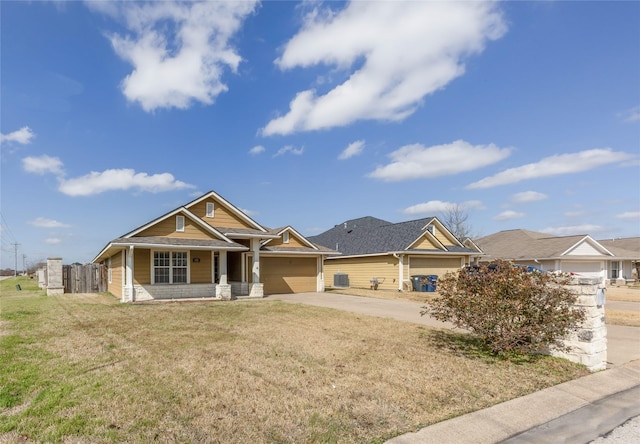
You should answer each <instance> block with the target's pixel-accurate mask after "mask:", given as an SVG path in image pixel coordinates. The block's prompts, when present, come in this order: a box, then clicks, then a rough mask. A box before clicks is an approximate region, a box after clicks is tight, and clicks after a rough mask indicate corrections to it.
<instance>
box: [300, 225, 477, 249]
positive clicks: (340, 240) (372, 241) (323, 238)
mask: <svg viewBox="0 0 640 444" xmlns="http://www.w3.org/2000/svg"><path fill="white" fill-rule="evenodd" d="M433 219H434V218H433V217H427V218H424V219H417V220H410V221H407V222H400V223H396V224H394V223H391V222H387V221H384V220H382V219H376V218H375V217H370V216H368V217H361V218H359V219H352V220H348V221H346V222H343V223H341V224H339V225H336V226H335V227H333V228H332V229H330V230H328V231H325V232H324V233H321V234H319V235H317V236H310V237H309V240H310V241H312V242H314V243H316V244H319V245H324V246H326V247H329V248H333V249H336V250H338V251H339V252H341V253H342V254H343V255H345V256H351V255H361V254H375V253H386V252H390V251H402V250H404V249H406V248H407V247H409V246H410V245H411V244H412V243H413V242H415V241H416V239H418V238H419V237H420V235H422V234H423V233H424V231H423V229H424V227H425V226H426V225H427V224H428V223H429V222H430V221H431V220H433ZM447 250H448V251H455V252H470V251H471V250H469V249H467V248H463V247H453V246H447ZM416 251H420V250H416ZM424 251H427V250H424ZM433 251H441V250H433Z"/></svg>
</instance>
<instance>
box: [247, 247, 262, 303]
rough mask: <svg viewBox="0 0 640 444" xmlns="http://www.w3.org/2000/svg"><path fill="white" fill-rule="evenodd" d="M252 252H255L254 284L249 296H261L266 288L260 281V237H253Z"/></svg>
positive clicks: (253, 266) (253, 264) (253, 263)
mask: <svg viewBox="0 0 640 444" xmlns="http://www.w3.org/2000/svg"><path fill="white" fill-rule="evenodd" d="M251 252H252V253H253V261H252V265H251V276H252V284H251V288H250V290H249V296H252V297H257V298H261V297H263V296H264V289H263V286H262V284H261V283H260V239H255V238H254V239H251Z"/></svg>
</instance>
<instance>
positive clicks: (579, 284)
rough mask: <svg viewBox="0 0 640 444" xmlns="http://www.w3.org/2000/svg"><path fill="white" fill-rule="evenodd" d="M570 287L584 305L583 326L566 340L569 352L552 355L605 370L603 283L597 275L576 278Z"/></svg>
mask: <svg viewBox="0 0 640 444" xmlns="http://www.w3.org/2000/svg"><path fill="white" fill-rule="evenodd" d="M569 288H571V290H572V291H573V292H574V293H575V294H577V295H578V301H577V305H578V306H580V307H583V308H584V310H585V312H586V315H587V317H586V319H585V321H584V323H583V325H581V326H580V328H578V329H577V330H576V331H574V332H572V333H571V334H570V335H569V337H568V338H567V339H566V340H565V343H566V344H567V345H569V346H570V347H571V351H570V352H568V353H564V352H559V351H557V350H556V351H552V352H551V354H552V355H553V356H559V357H562V358H565V359H568V360H570V361H573V362H577V363H579V364H584V365H585V366H586V367H587V368H588V369H589V370H590V371H598V370H604V369H606V368H607V326H606V324H605V312H604V304H605V291H606V290H605V286H604V282H603V281H602V280H601V279H599V278H578V279H574V280H573V282H572V283H571V285H569Z"/></svg>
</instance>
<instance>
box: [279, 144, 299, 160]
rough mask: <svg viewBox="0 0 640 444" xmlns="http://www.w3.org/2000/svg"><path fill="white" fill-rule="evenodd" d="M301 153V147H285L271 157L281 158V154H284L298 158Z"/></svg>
mask: <svg viewBox="0 0 640 444" xmlns="http://www.w3.org/2000/svg"><path fill="white" fill-rule="evenodd" d="M303 152H304V147H303V146H302V147H300V148H296V147H294V146H293V145H287V146H283V147H282V148H280V149H279V150H278V152H277V153H275V154H274V155H273V157H278V156H282V155H283V154H286V153H291V154H294V155H296V156H300V155H301V154H302V153H303Z"/></svg>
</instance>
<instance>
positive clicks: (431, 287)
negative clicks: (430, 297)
mask: <svg viewBox="0 0 640 444" xmlns="http://www.w3.org/2000/svg"><path fill="white" fill-rule="evenodd" d="M425 278H426V281H427V284H426V290H425V291H428V292H434V291H436V286H437V282H438V276H437V275H435V274H430V275H428V276H425Z"/></svg>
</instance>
